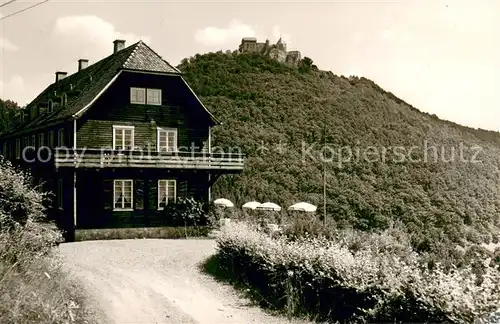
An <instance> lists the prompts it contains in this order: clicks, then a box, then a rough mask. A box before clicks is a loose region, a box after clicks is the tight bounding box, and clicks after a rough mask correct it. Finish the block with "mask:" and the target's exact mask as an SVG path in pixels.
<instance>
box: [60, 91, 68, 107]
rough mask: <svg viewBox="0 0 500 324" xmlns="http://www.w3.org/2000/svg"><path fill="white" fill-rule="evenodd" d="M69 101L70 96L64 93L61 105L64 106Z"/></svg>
mask: <svg viewBox="0 0 500 324" xmlns="http://www.w3.org/2000/svg"><path fill="white" fill-rule="evenodd" d="M67 102H68V96H67V95H66V94H65V93H63V95H62V96H61V106H62V107H64V106H66V103H67Z"/></svg>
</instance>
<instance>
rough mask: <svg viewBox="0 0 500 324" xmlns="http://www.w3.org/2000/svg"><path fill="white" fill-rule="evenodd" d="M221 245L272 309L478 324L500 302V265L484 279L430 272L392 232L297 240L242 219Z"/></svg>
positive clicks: (338, 317)
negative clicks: (475, 322)
mask: <svg viewBox="0 0 500 324" xmlns="http://www.w3.org/2000/svg"><path fill="white" fill-rule="evenodd" d="M361 237H363V238H364V239H366V240H361V239H360V238H361ZM353 243H356V245H357V246H356V248H354V249H353V247H352V244H353ZM217 244H218V250H219V251H218V257H219V260H220V262H221V266H222V267H224V268H225V269H229V270H228V271H231V273H232V274H237V275H239V280H240V281H243V282H247V283H248V284H250V285H251V286H252V287H255V288H256V289H257V291H258V293H259V294H260V295H262V296H263V298H264V299H265V300H266V301H267V302H266V304H267V306H270V307H273V308H277V309H293V312H294V313H308V314H316V315H317V317H318V318H319V319H323V320H328V321H341V322H346V321H347V322H360V323H366V322H391V323H398V322H448V323H472V322H473V321H474V320H475V319H476V318H477V317H478V316H479V315H482V314H487V313H489V312H491V311H493V310H495V309H496V307H498V306H497V305H498V304H499V302H500V290H499V288H500V287H499V285H500V273H499V272H498V271H497V270H496V269H494V268H492V267H488V266H486V267H485V268H484V274H483V280H482V282H481V283H480V284H478V283H477V282H476V275H475V274H474V271H473V269H472V268H471V267H466V268H463V269H457V268H452V269H450V270H449V271H448V270H446V269H444V268H443V266H442V265H440V264H439V263H437V264H436V265H435V266H434V267H433V268H432V269H429V268H428V267H427V266H426V265H425V264H422V260H421V257H420V256H419V255H418V254H417V253H415V252H414V251H413V250H412V249H411V248H410V247H409V244H408V243H404V241H403V242H401V239H397V238H394V237H392V236H390V235H387V234H373V235H371V236H370V235H369V234H366V233H365V235H364V236H357V234H356V232H354V231H351V232H349V231H348V232H346V235H345V237H344V238H343V239H331V240H328V239H326V238H308V237H296V238H295V240H294V241H290V240H289V239H287V238H286V237H285V236H282V237H279V238H272V237H271V236H269V235H267V234H265V233H262V232H259V231H258V230H257V227H256V226H253V225H250V224H247V223H243V222H236V223H231V224H229V225H227V226H224V227H223V228H222V231H221V232H220V233H219V235H218V236H217ZM395 251H397V252H396V253H395ZM291 288H293V289H291ZM290 291H293V295H290ZM290 301H293V303H294V304H295V307H290Z"/></svg>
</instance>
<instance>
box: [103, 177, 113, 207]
mask: <svg viewBox="0 0 500 324" xmlns="http://www.w3.org/2000/svg"><path fill="white" fill-rule="evenodd" d="M103 189H104V195H103V197H102V199H103V205H104V209H105V210H112V209H113V204H114V203H113V180H109V179H106V180H104V181H103Z"/></svg>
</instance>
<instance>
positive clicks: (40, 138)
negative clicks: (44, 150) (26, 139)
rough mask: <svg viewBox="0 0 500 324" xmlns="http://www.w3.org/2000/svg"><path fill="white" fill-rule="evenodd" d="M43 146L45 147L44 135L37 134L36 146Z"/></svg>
mask: <svg viewBox="0 0 500 324" xmlns="http://www.w3.org/2000/svg"><path fill="white" fill-rule="evenodd" d="M44 145H45V134H44V133H40V134H38V146H39V147H42V146H44Z"/></svg>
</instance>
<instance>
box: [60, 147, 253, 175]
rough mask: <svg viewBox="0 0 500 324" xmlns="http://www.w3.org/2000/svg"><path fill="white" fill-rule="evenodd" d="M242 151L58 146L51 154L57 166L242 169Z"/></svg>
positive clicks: (243, 158) (235, 170) (236, 170)
mask: <svg viewBox="0 0 500 324" xmlns="http://www.w3.org/2000/svg"><path fill="white" fill-rule="evenodd" d="M244 160H245V156H244V154H241V153H208V152H168V153H166V152H143V151H116V150H92V149H77V150H73V149H65V148H58V149H56V150H55V152H54V155H53V161H54V165H55V167H56V168H158V169H197V170H221V171H222V170H226V171H234V172H238V171H241V170H243V166H244Z"/></svg>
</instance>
